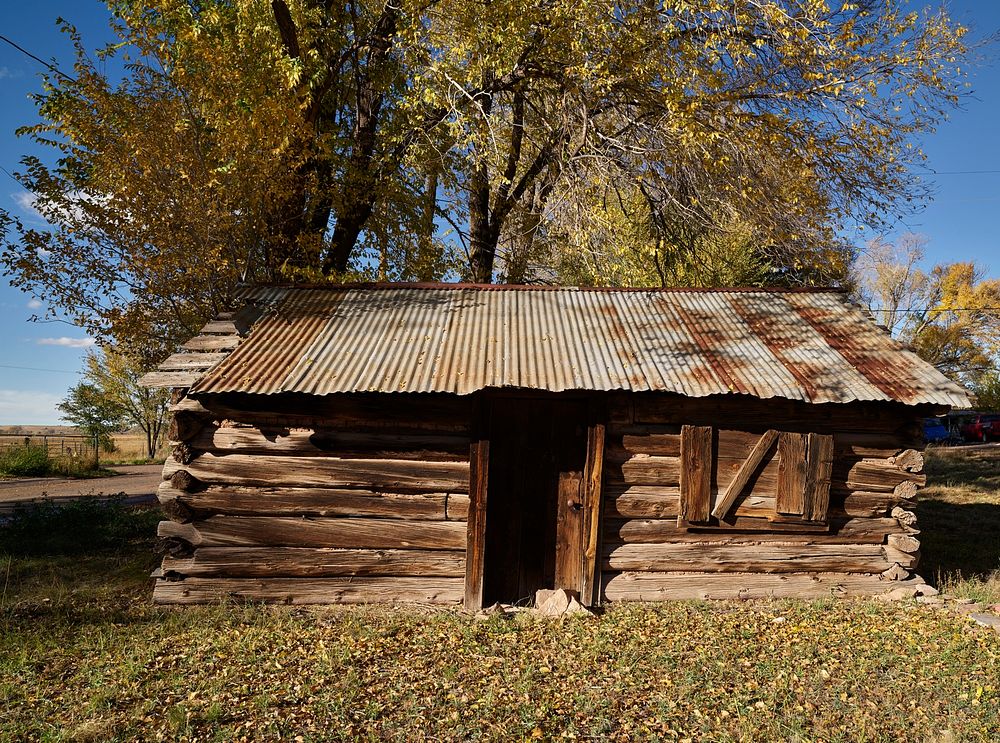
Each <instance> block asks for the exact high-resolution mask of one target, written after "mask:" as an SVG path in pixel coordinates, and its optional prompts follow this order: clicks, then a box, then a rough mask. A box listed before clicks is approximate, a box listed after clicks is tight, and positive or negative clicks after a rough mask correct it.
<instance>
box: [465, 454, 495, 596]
mask: <svg viewBox="0 0 1000 743" xmlns="http://www.w3.org/2000/svg"><path fill="white" fill-rule="evenodd" d="M469 460H470V473H469V507H468V513H467V519H468V521H467V525H466V544H467V545H468V546H467V547H466V561H465V582H464V587H463V593H462V598H463V602H464V604H465V608H466V609H467V610H469V611H475V610H478V609H481V608H483V574H484V569H485V566H486V507H487V495H488V483H489V468H490V442H489V439H482V440H479V441H476V442H475V443H474V444H473V445H472V446H471V447H470V453H469Z"/></svg>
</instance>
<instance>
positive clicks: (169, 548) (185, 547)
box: [155, 537, 194, 557]
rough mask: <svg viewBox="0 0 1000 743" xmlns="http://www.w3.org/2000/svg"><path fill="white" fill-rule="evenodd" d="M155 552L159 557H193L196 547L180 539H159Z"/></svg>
mask: <svg viewBox="0 0 1000 743" xmlns="http://www.w3.org/2000/svg"><path fill="white" fill-rule="evenodd" d="M155 551H156V553H157V554H159V555H169V556H170V557H191V556H192V555H193V554H194V546H193V545H192V544H191V543H190V542H188V541H187V540H186V539H181V538H180V537H159V538H158V539H157V540H156V546H155Z"/></svg>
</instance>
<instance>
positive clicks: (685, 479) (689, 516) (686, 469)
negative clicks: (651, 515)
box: [636, 426, 713, 523]
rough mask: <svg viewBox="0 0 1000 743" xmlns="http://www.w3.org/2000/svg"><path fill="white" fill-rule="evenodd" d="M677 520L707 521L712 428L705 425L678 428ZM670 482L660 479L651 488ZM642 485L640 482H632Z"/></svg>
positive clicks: (711, 462)
mask: <svg viewBox="0 0 1000 743" xmlns="http://www.w3.org/2000/svg"><path fill="white" fill-rule="evenodd" d="M680 462H681V467H680V475H679V477H678V478H677V480H678V482H679V484H680V506H681V507H680V517H679V518H680V519H681V520H682V521H684V522H691V523H697V522H705V521H708V518H709V512H710V510H711V499H712V468H713V461H712V429H711V427H709V426H684V427H683V428H681V457H680ZM669 482H672V481H669V480H667V481H664V480H660V481H658V482H653V483H650V484H653V485H663V484H667V483H669ZM636 484H640V485H641V484H643V483H636Z"/></svg>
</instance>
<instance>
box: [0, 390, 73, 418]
mask: <svg viewBox="0 0 1000 743" xmlns="http://www.w3.org/2000/svg"><path fill="white" fill-rule="evenodd" d="M61 400H62V398H61V397H59V395H53V394H51V393H49V392H35V391H33V390H2V389H0V426H31V425H36V426H52V425H56V424H58V423H61V422H62V421H61V419H60V417H59V415H60V414H59V409H58V408H57V407H56V405H58V404H59V403H60V401H61Z"/></svg>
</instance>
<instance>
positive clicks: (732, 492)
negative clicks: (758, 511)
mask: <svg viewBox="0 0 1000 743" xmlns="http://www.w3.org/2000/svg"><path fill="white" fill-rule="evenodd" d="M777 440H778V432H777V431H774V430H768V431H766V432H765V433H764V435H763V436H761V437H760V440H759V441H758V442H757V443H756V444H755V445H754V448H753V450H752V451H751V452H750V454H749V456H747V458H746V459H745V460H744V461H743V463H742V464H741V465H740V467H739V469H738V470H737V471H736V474H734V475H733V479H732V480H731V481H730V482H729V484H728V485H727V486H726V488H725V490H723V491H722V492H721V493H720V496H719V500H718V502H717V503H716V504H715V508H713V509H712V515H713V516H715V518H717V519H722V518H725V516H726V514H727V513H729V509H730V508H732V506H733V503H735V502H736V498H737V497H739V495H740V493H742V492H743V489H744V488H745V487H746V486H747V484H748V483H749V482H750V478H751V477H753V475H754V473H755V472H756V471H757V469H758V468H759V467H760V465H761V463H762V462H763V461H764V458H765V457H766V456H768V455H769V454H770V453H771V449H773V448H774V443H775V442H776V441H777Z"/></svg>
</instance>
